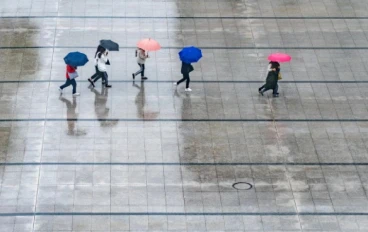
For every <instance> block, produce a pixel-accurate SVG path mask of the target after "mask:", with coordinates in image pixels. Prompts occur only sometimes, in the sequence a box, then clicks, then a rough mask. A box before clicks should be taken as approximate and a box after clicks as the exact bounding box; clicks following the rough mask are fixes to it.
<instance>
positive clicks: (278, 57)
mask: <svg viewBox="0 0 368 232" xmlns="http://www.w3.org/2000/svg"><path fill="white" fill-rule="evenodd" d="M268 60H269V61H277V62H289V61H290V60H291V56H289V55H288V54H284V53H273V54H271V55H269V56H268Z"/></svg>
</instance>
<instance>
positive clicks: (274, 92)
mask: <svg viewBox="0 0 368 232" xmlns="http://www.w3.org/2000/svg"><path fill="white" fill-rule="evenodd" d="M278 90H279V85H276V86H275V88H274V89H273V92H272V94H273V96H274V97H278V96H279V93H278Z"/></svg>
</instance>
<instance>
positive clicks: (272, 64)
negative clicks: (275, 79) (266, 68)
mask: <svg viewBox="0 0 368 232" xmlns="http://www.w3.org/2000/svg"><path fill="white" fill-rule="evenodd" d="M279 68H280V64H279V62H274V61H272V62H271V69H279Z"/></svg>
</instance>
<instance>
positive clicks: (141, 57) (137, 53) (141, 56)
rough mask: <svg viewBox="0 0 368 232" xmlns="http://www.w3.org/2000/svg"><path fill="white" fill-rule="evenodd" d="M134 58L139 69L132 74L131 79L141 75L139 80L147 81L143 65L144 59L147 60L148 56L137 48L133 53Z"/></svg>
mask: <svg viewBox="0 0 368 232" xmlns="http://www.w3.org/2000/svg"><path fill="white" fill-rule="evenodd" d="M135 56H136V57H137V63H138V65H139V67H140V69H139V70H138V71H137V72H135V73H132V76H133V79H135V76H137V75H138V74H141V79H142V80H147V79H148V78H147V77H145V76H144V69H145V66H144V63H145V62H146V59H147V58H149V56H148V54H146V52H145V51H144V50H143V49H142V48H138V49H137V50H136V51H135Z"/></svg>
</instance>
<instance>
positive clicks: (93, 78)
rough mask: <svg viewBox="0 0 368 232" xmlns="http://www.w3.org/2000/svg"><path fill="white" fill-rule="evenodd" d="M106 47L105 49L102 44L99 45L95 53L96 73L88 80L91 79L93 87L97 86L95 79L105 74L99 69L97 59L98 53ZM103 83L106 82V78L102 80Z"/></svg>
mask: <svg viewBox="0 0 368 232" xmlns="http://www.w3.org/2000/svg"><path fill="white" fill-rule="evenodd" d="M104 49H105V48H104V47H102V46H101V45H98V47H97V50H96V53H95V74H93V75H92V76H91V77H90V78H88V81H89V83H91V85H92V87H93V88H94V87H95V84H94V80H95V79H97V80H98V79H99V78H101V77H102V75H103V74H102V73H101V72H100V71H99V70H98V67H97V61H98V58H97V54H98V53H100V52H103V50H104ZM102 84H105V83H104V80H102Z"/></svg>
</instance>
